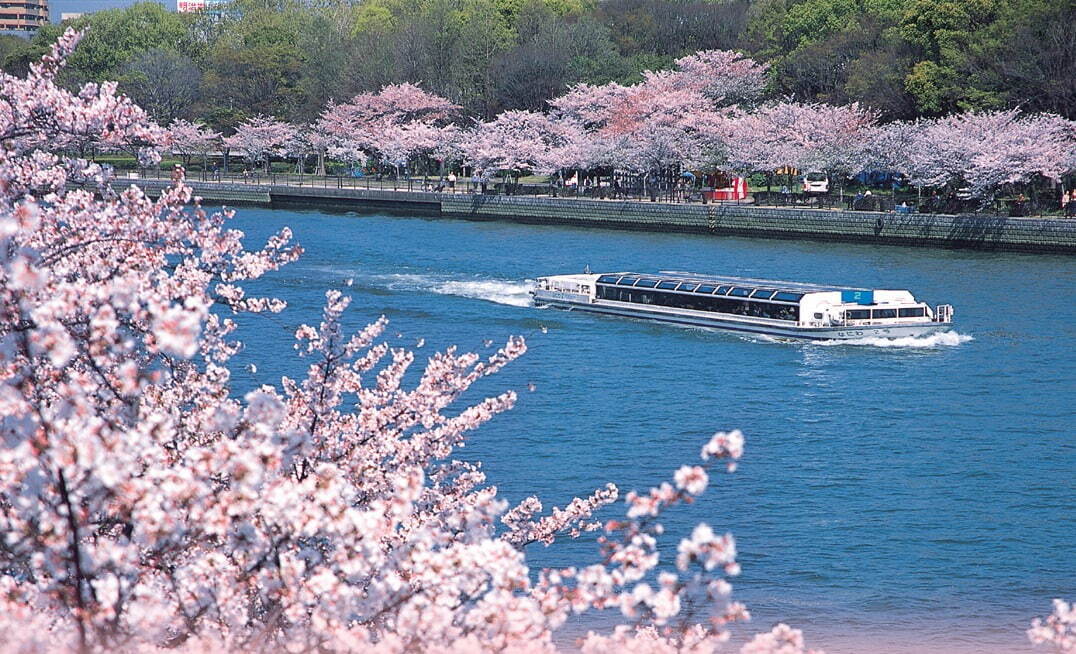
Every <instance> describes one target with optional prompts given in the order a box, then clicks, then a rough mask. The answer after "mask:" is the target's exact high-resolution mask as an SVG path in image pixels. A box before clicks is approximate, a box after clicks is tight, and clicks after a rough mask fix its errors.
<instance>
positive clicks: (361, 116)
mask: <svg viewBox="0 0 1076 654" xmlns="http://www.w3.org/2000/svg"><path fill="white" fill-rule="evenodd" d="M459 108H460V107H459V106H458V105H456V104H453V103H452V102H450V101H449V100H447V99H445V98H442V97H441V96H438V95H436V94H433V93H429V92H427V91H424V90H422V89H421V88H420V87H418V86H416V85H414V84H394V85H389V86H386V87H384V88H382V89H381V90H380V91H379V92H377V93H361V94H359V95H357V96H355V97H354V98H353V99H352V100H351V101H350V102H347V103H342V104H330V105H329V106H328V107H327V108H326V110H325V111H324V112H323V113H322V115H321V117H320V119H319V121H318V126H319V128H320V129H321V130H322V131H323V132H324V133H325V134H327V135H328V136H329V137H331V138H333V139H335V141H336V145H335V149H336V151H337V152H340V153H347V154H349V155H350V156H352V157H354V156H355V155H356V154H357V153H358V151H360V150H361V151H363V152H364V153H365V154H366V155H367V156H369V155H375V156H377V157H383V158H384V160H385V163H387V164H388V165H391V166H393V167H395V168H396V169H397V170H399V169H401V168H404V167H407V166H408V165H409V164H410V161H411V159H412V158H413V157H416V156H420V155H425V154H429V153H430V152H431V151H432V150H433V149H434V146H435V145H436V142H437V139H438V135H437V134H436V133H435V130H436V129H438V128H442V127H444V126H445V125H446V123H447V121H448V119H449V118H450V117H452V116H453V115H454V114H455V113H456V112H457V111H458V110H459Z"/></svg>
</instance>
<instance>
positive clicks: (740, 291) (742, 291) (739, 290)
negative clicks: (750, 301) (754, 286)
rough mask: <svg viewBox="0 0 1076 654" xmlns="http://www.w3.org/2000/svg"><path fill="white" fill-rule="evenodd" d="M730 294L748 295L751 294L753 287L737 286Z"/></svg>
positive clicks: (737, 295)
mask: <svg viewBox="0 0 1076 654" xmlns="http://www.w3.org/2000/svg"><path fill="white" fill-rule="evenodd" d="M729 295H735V296H736V297H748V296H750V295H751V289H749V288H739V287H736V288H734V289H732V292H731V293H729Z"/></svg>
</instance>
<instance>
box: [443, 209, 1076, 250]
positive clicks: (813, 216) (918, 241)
mask: <svg viewBox="0 0 1076 654" xmlns="http://www.w3.org/2000/svg"><path fill="white" fill-rule="evenodd" d="M441 213H442V214H443V215H445V216H446V217H449V216H451V217H460V218H478V219H493V218H506V219H512V220H519V221H525V222H537V223H565V224H573V225H586V226H591V227H612V228H620V229H647V230H656V231H684V232H694V233H709V234H717V235H739V236H762V237H769V238H807V239H818V240H830V241H861V242H872V243H885V244H890V245H928V246H933V247H968V248H976V249H989V250H1019V251H1034V252H1059V253H1076V220H1066V219H1061V218H1005V217H996V216H942V215H933V214H896V213H876V212H864V211H835V210H826V209H783V208H768V207H754V206H750V205H733V204H724V205H722V204H709V205H670V204H661V203H649V202H621V201H608V200H606V201H602V200H574V199H555V198H530V197H511V196H508V197H506V196H462V195H457V196H447V197H444V198H442V200H441Z"/></svg>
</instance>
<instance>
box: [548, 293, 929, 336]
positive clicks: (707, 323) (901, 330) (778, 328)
mask: <svg viewBox="0 0 1076 654" xmlns="http://www.w3.org/2000/svg"><path fill="white" fill-rule="evenodd" d="M573 296H574V297H573ZM577 298H578V299H577ZM534 303H535V304H536V305H539V306H551V307H556V308H561V309H572V310H578V311H588V312H590V313H600V314H606V315H614V316H626V317H630V318H643V319H648V320H657V321H661V322H668V323H673V324H677V325H689V326H693V327H708V328H712V329H722V330H727V331H733V332H739V333H748V334H760V335H765V336H776V337H779V338H792V339H801V340H813V341H834V340H855V339H862V338H891V339H892V338H907V337H922V336H927V335H929V334H935V333H937V332H942V331H945V330H947V329H949V327H950V326H951V325H950V324H949V323H938V322H922V323H915V324H903V325H885V324H882V325H855V326H847V327H845V326H830V327H803V326H800V325H797V324H795V323H792V322H789V321H766V322H765V323H764V322H760V321H755V320H740V319H737V317H734V316H728V315H726V314H715V313H712V312H704V311H691V310H675V309H669V308H666V307H661V306H641V305H638V304H630V303H627V302H615V301H610V300H588V299H587V298H586V297H585V296H581V295H575V294H570V293H556V292H548V293H547V292H543V291H541V290H539V291H535V292H534ZM778 322H782V323H784V324H772V323H778Z"/></svg>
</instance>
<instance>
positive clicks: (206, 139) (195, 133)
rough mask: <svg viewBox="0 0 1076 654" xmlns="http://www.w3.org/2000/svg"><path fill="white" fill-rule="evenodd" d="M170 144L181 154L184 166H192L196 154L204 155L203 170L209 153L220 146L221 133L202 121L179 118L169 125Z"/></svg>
mask: <svg viewBox="0 0 1076 654" xmlns="http://www.w3.org/2000/svg"><path fill="white" fill-rule="evenodd" d="M168 138H169V141H168V143H169V146H170V147H171V149H172V152H175V153H177V154H179V156H180V157H181V158H182V159H183V165H184V166H190V163H191V159H192V158H194V156H195V155H201V157H202V170H203V171H204V170H205V169H206V168H207V162H208V159H209V153H210V152H212V151H214V150H215V149H216V148H219V147H220V144H221V138H222V137H221V133H220V132H217V131H214V130H211V129H209V128H208V127H206V126H205V125H203V124H202V123H192V122H190V121H187V120H183V119H182V118H177V119H176V120H174V121H172V124H171V125H169V126H168Z"/></svg>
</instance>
